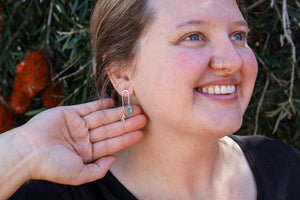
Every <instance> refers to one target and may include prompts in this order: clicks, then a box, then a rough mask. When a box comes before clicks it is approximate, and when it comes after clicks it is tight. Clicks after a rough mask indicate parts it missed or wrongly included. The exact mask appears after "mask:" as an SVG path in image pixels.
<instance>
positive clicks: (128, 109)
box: [121, 90, 132, 123]
mask: <svg viewBox="0 0 300 200" xmlns="http://www.w3.org/2000/svg"><path fill="white" fill-rule="evenodd" d="M124 93H127V95H128V96H127V105H128V107H127V109H126V113H127V114H128V115H130V114H131V113H132V108H131V107H130V95H129V91H128V90H123V91H122V112H123V116H122V119H121V121H122V122H123V123H125V119H126V116H125V103H124Z"/></svg>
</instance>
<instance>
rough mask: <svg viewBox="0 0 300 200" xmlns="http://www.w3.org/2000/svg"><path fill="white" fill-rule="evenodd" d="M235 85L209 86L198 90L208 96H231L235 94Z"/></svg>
mask: <svg viewBox="0 0 300 200" xmlns="http://www.w3.org/2000/svg"><path fill="white" fill-rule="evenodd" d="M235 87H236V86H235V85H227V86H226V85H222V86H214V87H213V86H209V87H204V88H201V89H198V90H199V91H201V92H202V93H208V94H231V93H234V92H235Z"/></svg>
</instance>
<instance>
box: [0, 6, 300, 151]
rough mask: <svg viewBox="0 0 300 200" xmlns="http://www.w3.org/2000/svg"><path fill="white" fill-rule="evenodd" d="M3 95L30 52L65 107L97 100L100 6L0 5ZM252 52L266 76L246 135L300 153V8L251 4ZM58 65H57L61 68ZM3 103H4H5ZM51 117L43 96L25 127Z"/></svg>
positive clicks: (259, 84) (245, 126)
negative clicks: (94, 28) (43, 65)
mask: <svg viewBox="0 0 300 200" xmlns="http://www.w3.org/2000/svg"><path fill="white" fill-rule="evenodd" d="M0 2H1V4H2V6H3V10H2V13H1V14H0V15H1V17H2V21H3V22H2V38H1V43H0V93H1V94H5V96H6V97H8V99H9V97H10V92H11V90H12V87H13V81H14V76H15V68H16V66H17V65H18V63H19V62H20V61H22V60H23V59H24V57H25V54H26V51H27V50H39V49H45V50H47V59H48V61H49V64H51V78H52V80H53V81H54V82H62V83H63V85H64V89H65V94H66V98H65V99H64V101H63V102H62V104H64V105H70V104H76V103H81V102H86V101H90V100H92V99H95V98H97V97H96V93H95V90H94V86H93V81H92V73H91V70H90V67H91V55H90V49H91V44H90V32H89V21H90V16H91V12H92V9H93V6H94V5H95V2H96V1H95V0H80V1H79V0H71V1H68V0H23V1H21V0H0ZM246 7H247V11H248V13H249V14H248V18H249V19H248V21H249V24H250V28H251V34H250V37H249V45H250V46H251V47H252V48H253V49H254V51H255V52H256V56H257V59H258V63H259V73H258V77H257V81H256V88H255V91H254V93H253V98H252V100H251V102H250V105H249V107H248V109H247V111H246V113H245V117H244V124H243V126H242V128H241V129H240V131H239V133H238V134H244V135H245V134H261V135H266V136H269V137H273V138H278V139H280V140H283V141H285V142H287V143H289V144H291V145H293V146H295V147H297V148H299V149H300V120H299V115H300V94H299V93H300V92H299V88H300V87H299V86H300V80H299V76H300V72H299V58H300V52H299V48H300V47H299V46H300V31H299V27H300V3H299V2H298V1H297V0H271V1H267V0H259V1H257V0H248V1H247V5H246ZM53 60H55V62H53ZM1 101H2V102H3V101H4V99H1ZM41 110H43V108H42V103H41V95H37V96H36V97H35V98H34V99H33V101H32V103H31V105H30V107H29V108H28V110H27V113H26V114H25V116H17V117H15V122H14V126H17V125H20V124H23V123H24V122H26V120H28V117H30V116H31V115H33V114H36V113H38V112H40V111H41Z"/></svg>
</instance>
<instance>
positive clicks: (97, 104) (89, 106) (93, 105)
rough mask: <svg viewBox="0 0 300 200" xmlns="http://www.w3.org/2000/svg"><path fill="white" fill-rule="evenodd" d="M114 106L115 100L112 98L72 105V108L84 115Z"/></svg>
mask: <svg viewBox="0 0 300 200" xmlns="http://www.w3.org/2000/svg"><path fill="white" fill-rule="evenodd" d="M113 106H114V101H113V100H112V99H101V100H97V101H93V102H89V103H83V104H79V105H74V106H70V108H72V109H74V110H75V111H76V112H77V113H78V114H79V115H80V116H82V117H83V116H85V115H88V114H90V113H92V112H95V111H97V110H101V109H106V108H111V107H113Z"/></svg>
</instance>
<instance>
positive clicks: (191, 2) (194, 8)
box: [150, 0, 244, 26]
mask: <svg viewBox="0 0 300 200" xmlns="http://www.w3.org/2000/svg"><path fill="white" fill-rule="evenodd" d="M150 4H151V6H152V7H153V9H154V10H155V11H156V16H157V19H159V20H160V21H164V22H166V23H169V24H171V25H176V26H180V24H181V23H184V22H185V21H186V20H200V21H202V22H205V23H214V22H218V21H219V22H221V23H222V21H243V20H244V18H243V16H242V14H241V12H240V10H239V8H238V6H237V4H236V0H150Z"/></svg>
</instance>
